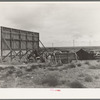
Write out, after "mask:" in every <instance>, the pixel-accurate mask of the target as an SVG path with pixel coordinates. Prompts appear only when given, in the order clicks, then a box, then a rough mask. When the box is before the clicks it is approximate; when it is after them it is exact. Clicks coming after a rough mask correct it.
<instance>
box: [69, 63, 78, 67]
mask: <svg viewBox="0 0 100 100" xmlns="http://www.w3.org/2000/svg"><path fill="white" fill-rule="evenodd" d="M68 67H69V68H75V67H76V64H74V63H71V64H70V65H69V66H68Z"/></svg>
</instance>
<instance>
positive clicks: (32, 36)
mask: <svg viewBox="0 0 100 100" xmlns="http://www.w3.org/2000/svg"><path fill="white" fill-rule="evenodd" d="M33 50H36V51H37V52H38V51H39V33H37V32H31V31H25V30H20V29H14V28H8V27H2V26H1V27H0V57H1V59H2V60H4V59H5V58H7V57H10V58H11V60H13V59H14V58H15V57H16V56H18V57H19V59H22V58H23V57H24V56H25V55H27V54H28V53H30V52H32V51H33Z"/></svg>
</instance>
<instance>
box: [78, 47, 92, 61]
mask: <svg viewBox="0 0 100 100" xmlns="http://www.w3.org/2000/svg"><path fill="white" fill-rule="evenodd" d="M76 54H77V56H78V59H79V60H92V59H94V57H93V55H92V54H90V53H88V52H87V51H85V50H83V49H80V50H79V51H77V52H76Z"/></svg>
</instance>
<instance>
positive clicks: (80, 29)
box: [0, 2, 100, 47]
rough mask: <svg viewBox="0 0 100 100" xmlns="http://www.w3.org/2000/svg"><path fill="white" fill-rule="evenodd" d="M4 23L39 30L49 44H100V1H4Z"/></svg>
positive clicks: (0, 19) (0, 12)
mask: <svg viewBox="0 0 100 100" xmlns="http://www.w3.org/2000/svg"><path fill="white" fill-rule="evenodd" d="M0 26H6V27H12V28H18V29H23V30H30V31H36V32H39V33H40V40H41V41H42V42H43V44H44V45H45V46H49V47H50V46H52V43H53V45H54V46H72V45H73V40H75V46H89V45H91V46H92V45H93V46H100V2H99V3H98V2H97V3H96V2H95V3H91V2H89V3H88V2H87V3H85V2H80V3H79V2H76V3H75V2H73V3H72V2H71V3H68V2H66V3H57V2H56V3H35V2H31V3H28V2H27V3H24V2H23V3H21V2H20V3H18V2H15V3H11V2H9V3H3V2H0Z"/></svg>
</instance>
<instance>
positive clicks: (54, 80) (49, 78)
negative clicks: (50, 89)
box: [42, 74, 59, 86]
mask: <svg viewBox="0 0 100 100" xmlns="http://www.w3.org/2000/svg"><path fill="white" fill-rule="evenodd" d="M58 83H59V80H58V77H57V76H54V75H53V74H47V75H46V76H45V77H44V78H43V80H42V84H48V85H49V86H56V85H58Z"/></svg>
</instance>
